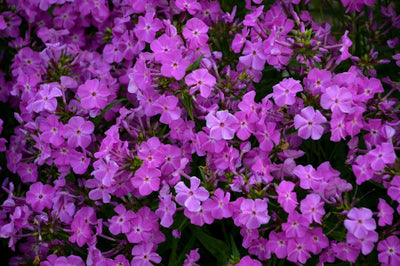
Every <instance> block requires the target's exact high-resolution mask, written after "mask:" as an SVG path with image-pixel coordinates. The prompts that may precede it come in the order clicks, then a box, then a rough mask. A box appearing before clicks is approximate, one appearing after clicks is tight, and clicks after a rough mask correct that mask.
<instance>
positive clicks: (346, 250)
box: [331, 242, 360, 263]
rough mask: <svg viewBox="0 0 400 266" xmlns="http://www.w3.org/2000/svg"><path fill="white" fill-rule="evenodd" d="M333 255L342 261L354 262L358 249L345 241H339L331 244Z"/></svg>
mask: <svg viewBox="0 0 400 266" xmlns="http://www.w3.org/2000/svg"><path fill="white" fill-rule="evenodd" d="M331 246H332V250H333V252H334V253H335V256H336V257H337V258H338V259H340V260H342V261H349V262H353V263H354V262H356V260H357V258H358V255H359V254H360V249H359V248H358V247H354V246H353V245H350V244H349V243H347V242H339V243H333V244H331Z"/></svg>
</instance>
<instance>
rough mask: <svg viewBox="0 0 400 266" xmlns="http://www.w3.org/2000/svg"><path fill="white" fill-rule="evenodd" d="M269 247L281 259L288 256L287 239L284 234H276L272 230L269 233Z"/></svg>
mask: <svg viewBox="0 0 400 266" xmlns="http://www.w3.org/2000/svg"><path fill="white" fill-rule="evenodd" d="M268 247H269V249H270V250H271V252H273V253H274V254H275V255H276V256H277V257H278V258H279V259H283V258H284V257H286V256H287V252H288V250H287V238H286V236H285V233H284V232H279V233H277V232H275V231H274V230H271V232H270V233H269V240H268Z"/></svg>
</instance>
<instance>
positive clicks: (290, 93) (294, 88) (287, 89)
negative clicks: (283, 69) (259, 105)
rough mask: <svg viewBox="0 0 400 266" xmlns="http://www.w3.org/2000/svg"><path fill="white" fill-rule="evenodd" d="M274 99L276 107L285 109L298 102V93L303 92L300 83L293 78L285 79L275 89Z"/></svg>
mask: <svg viewBox="0 0 400 266" xmlns="http://www.w3.org/2000/svg"><path fill="white" fill-rule="evenodd" d="M273 89H274V91H273V93H272V98H273V99H274V101H275V103H276V105H278V106H280V107H283V106H285V105H292V104H294V103H295V102H296V93H297V92H300V91H302V90H303V87H302V86H301V84H300V81H298V80H295V79H293V78H285V79H284V80H282V81H281V82H279V84H277V85H275V86H274V87H273Z"/></svg>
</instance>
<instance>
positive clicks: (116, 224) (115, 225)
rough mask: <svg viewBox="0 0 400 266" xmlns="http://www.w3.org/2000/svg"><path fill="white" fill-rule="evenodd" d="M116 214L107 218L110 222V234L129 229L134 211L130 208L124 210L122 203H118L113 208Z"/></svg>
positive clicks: (125, 231) (124, 231)
mask: <svg viewBox="0 0 400 266" xmlns="http://www.w3.org/2000/svg"><path fill="white" fill-rule="evenodd" d="M114 211H115V212H116V213H117V214H118V215H115V216H113V217H112V218H111V219H108V221H109V222H110V227H109V230H110V232H111V234H113V235H118V234H120V233H127V232H129V231H130V229H131V223H130V219H132V218H133V217H135V213H134V212H133V211H131V210H128V211H127V210H126V209H125V206H124V205H123V204H119V205H117V206H116V207H115V208H114Z"/></svg>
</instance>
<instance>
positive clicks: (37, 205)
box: [26, 182, 55, 212]
mask: <svg viewBox="0 0 400 266" xmlns="http://www.w3.org/2000/svg"><path fill="white" fill-rule="evenodd" d="M54 193H55V189H54V187H52V186H50V185H48V184H45V185H43V183H42V182H37V183H34V184H32V185H31V186H30V187H29V191H28V192H26V203H28V204H30V205H31V206H32V210H34V211H36V212H40V211H42V210H44V209H45V208H47V209H51V207H52V206H53V200H52V199H53V197H54Z"/></svg>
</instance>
